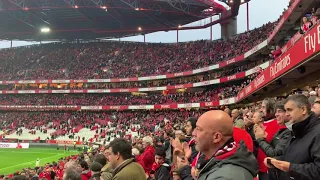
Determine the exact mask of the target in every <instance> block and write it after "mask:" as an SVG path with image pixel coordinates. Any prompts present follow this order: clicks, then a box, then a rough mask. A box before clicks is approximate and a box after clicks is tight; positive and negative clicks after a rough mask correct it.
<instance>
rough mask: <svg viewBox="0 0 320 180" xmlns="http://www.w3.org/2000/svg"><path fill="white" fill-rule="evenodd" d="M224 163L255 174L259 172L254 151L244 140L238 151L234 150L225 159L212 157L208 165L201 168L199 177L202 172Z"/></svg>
mask: <svg viewBox="0 0 320 180" xmlns="http://www.w3.org/2000/svg"><path fill="white" fill-rule="evenodd" d="M223 164H234V165H236V166H240V167H243V168H244V169H247V170H248V171H249V172H250V173H251V174H252V175H253V176H255V175H256V174H257V173H258V163H257V160H256V158H255V157H254V155H253V153H252V152H250V151H249V150H248V149H247V147H246V145H245V144H244V142H243V141H241V142H240V144H239V146H238V147H237V149H236V151H233V152H232V154H230V155H229V156H228V157H226V158H225V159H219V158H217V157H213V158H211V159H210V160H209V161H208V162H207V163H206V165H205V166H204V167H203V168H202V169H201V170H200V172H199V177H200V176H201V174H203V173H206V172H208V171H210V170H212V169H215V168H219V167H221V166H222V165H223Z"/></svg>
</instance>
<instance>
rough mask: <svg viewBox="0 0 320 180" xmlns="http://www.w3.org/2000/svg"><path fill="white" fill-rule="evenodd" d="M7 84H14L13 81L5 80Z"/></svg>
mask: <svg viewBox="0 0 320 180" xmlns="http://www.w3.org/2000/svg"><path fill="white" fill-rule="evenodd" d="M6 83H7V84H15V82H14V81H6Z"/></svg>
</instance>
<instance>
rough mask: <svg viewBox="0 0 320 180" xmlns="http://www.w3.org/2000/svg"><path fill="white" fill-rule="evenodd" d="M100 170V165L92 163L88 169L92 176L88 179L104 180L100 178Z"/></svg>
mask: <svg viewBox="0 0 320 180" xmlns="http://www.w3.org/2000/svg"><path fill="white" fill-rule="evenodd" d="M101 169H102V165H101V164H100V163H98V162H95V161H94V162H93V163H92V164H91V167H90V170H91V172H92V176H91V177H90V180H105V179H104V178H102V176H101ZM111 179H112V177H111Z"/></svg>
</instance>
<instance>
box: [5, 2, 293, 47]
mask: <svg viewBox="0 0 320 180" xmlns="http://www.w3.org/2000/svg"><path fill="white" fill-rule="evenodd" d="M288 4H289V0H251V1H250V3H249V22H250V29H254V28H257V27H260V26H262V25H263V24H266V23H268V22H273V21H276V20H277V19H278V18H279V16H280V15H281V14H282V12H283V11H284V9H285V8H287V6H288ZM246 14H247V10H246V5H242V6H241V7H240V10H239V15H238V17H237V24H238V33H242V32H245V31H246V30H247V20H246V19H247V17H246ZM203 21H205V20H203ZM203 21H201V22H203ZM207 21H208V19H207ZM201 22H200V23H201ZM195 24H199V22H196V23H195ZM212 32H213V39H220V38H221V36H220V34H221V26H220V25H219V24H218V25H214V26H213V28H212ZM200 39H210V28H207V29H200V30H188V31H187V30H186V31H179V41H180V42H185V41H195V40H200ZM117 40H118V39H117ZM120 40H121V41H140V42H143V36H134V37H127V38H121V39H120ZM146 41H147V42H162V43H172V42H176V31H169V32H158V33H152V34H148V35H146ZM43 43H45V42H43ZM32 44H39V42H23V41H14V42H13V47H17V46H25V45H32ZM8 47H10V41H0V48H8Z"/></svg>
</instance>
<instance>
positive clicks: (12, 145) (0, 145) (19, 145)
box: [0, 143, 29, 149]
mask: <svg viewBox="0 0 320 180" xmlns="http://www.w3.org/2000/svg"><path fill="white" fill-rule="evenodd" d="M0 148H8V149H9V148H11V149H15V148H23V149H26V148H29V143H0Z"/></svg>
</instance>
